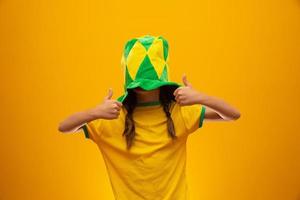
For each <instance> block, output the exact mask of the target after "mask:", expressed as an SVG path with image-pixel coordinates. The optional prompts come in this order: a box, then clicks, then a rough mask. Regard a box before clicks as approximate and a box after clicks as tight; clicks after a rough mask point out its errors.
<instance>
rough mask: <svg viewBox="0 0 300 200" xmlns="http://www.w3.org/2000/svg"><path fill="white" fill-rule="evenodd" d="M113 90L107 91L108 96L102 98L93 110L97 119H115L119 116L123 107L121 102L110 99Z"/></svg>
mask: <svg viewBox="0 0 300 200" xmlns="http://www.w3.org/2000/svg"><path fill="white" fill-rule="evenodd" d="M112 96H113V90H112V88H110V89H109V91H108V95H107V96H105V97H104V100H103V102H102V103H101V104H100V105H98V106H96V108H95V109H94V110H93V111H94V112H93V113H95V115H96V117H97V118H102V119H116V118H118V116H119V115H120V110H121V107H122V106H123V105H122V103H121V102H119V101H117V100H114V99H112Z"/></svg>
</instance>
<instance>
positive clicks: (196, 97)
mask: <svg viewBox="0 0 300 200" xmlns="http://www.w3.org/2000/svg"><path fill="white" fill-rule="evenodd" d="M182 81H183V83H184V86H182V87H178V88H177V89H176V90H175V91H174V93H173V95H174V96H175V100H176V101H177V103H178V104H180V105H181V106H185V105H193V104H200V103H201V100H202V99H203V98H204V97H205V94H204V93H201V92H199V91H197V90H195V89H193V87H192V84H191V83H190V82H188V80H187V78H186V75H185V74H184V75H183V76H182Z"/></svg>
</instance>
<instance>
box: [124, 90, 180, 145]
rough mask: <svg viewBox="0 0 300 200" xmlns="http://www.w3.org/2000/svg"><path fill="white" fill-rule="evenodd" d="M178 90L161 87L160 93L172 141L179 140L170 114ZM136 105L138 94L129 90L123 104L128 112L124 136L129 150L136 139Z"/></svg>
mask: <svg viewBox="0 0 300 200" xmlns="http://www.w3.org/2000/svg"><path fill="white" fill-rule="evenodd" d="M176 88H177V87H176V86H161V87H160V92H159V101H160V103H161V104H162V106H163V110H164V112H165V113H166V117H167V128H168V135H169V136H170V137H171V138H172V139H176V138H177V136H176V134H175V128H174V123H173V120H172V117H171V113H170V108H171V103H172V101H175V98H174V95H173V92H174V90H175V89H176ZM136 104H137V99H136V93H135V92H134V91H133V90H132V89H129V90H128V96H127V98H126V100H125V101H124V102H123V105H124V107H125V108H126V110H127V114H126V117H125V129H124V132H123V136H125V137H126V144H127V149H130V148H131V146H132V144H133V140H134V137H135V125H134V121H133V111H134V109H135V107H136Z"/></svg>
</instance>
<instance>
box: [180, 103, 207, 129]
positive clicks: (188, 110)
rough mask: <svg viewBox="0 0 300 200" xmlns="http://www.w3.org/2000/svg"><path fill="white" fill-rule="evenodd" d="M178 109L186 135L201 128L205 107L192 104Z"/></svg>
mask: <svg viewBox="0 0 300 200" xmlns="http://www.w3.org/2000/svg"><path fill="white" fill-rule="evenodd" d="M180 107H181V108H180V110H181V114H182V118H183V122H184V124H185V127H186V130H187V132H188V133H192V132H194V131H196V130H197V129H198V128H201V127H202V126H203V120H204V115H205V110H206V108H205V106H203V105H201V104H194V105H187V106H180Z"/></svg>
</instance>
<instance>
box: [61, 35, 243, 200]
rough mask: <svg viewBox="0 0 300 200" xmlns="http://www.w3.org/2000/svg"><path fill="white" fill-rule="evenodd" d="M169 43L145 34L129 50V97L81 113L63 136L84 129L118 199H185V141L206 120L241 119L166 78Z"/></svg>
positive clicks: (126, 62)
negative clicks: (97, 153)
mask: <svg viewBox="0 0 300 200" xmlns="http://www.w3.org/2000/svg"><path fill="white" fill-rule="evenodd" d="M167 61H168V42H167V41H166V40H165V39H164V38H163V37H161V36H158V37H154V36H150V35H145V36H142V37H138V38H134V39H131V40H129V41H128V42H127V43H126V45H125V48H124V52H123V57H122V65H123V67H124V70H125V84H124V89H125V93H124V94H123V95H122V96H120V97H119V98H117V99H116V100H114V99H112V95H113V92H112V89H109V93H108V95H107V96H106V97H105V98H104V100H103V102H102V103H101V104H100V105H98V106H96V107H95V108H92V109H87V110H85V111H81V112H77V113H75V114H73V115H71V116H69V117H68V118H67V119H65V120H64V121H63V122H61V123H60V125H59V128H58V129H59V131H61V132H72V133H74V132H78V131H81V130H83V132H84V134H85V137H86V138H88V139H91V140H92V141H93V142H95V144H97V146H98V148H99V150H100V152H101V153H102V156H103V159H104V161H105V165H106V169H107V172H108V174H109V179H110V183H111V186H112V189H113V193H114V196H115V199H117V200H142V199H143V200H145V199H146V200H187V199H188V186H187V183H186V174H185V167H186V141H187V138H188V136H189V135H190V134H191V133H193V132H194V131H196V130H197V129H198V128H201V127H202V125H203V121H206V120H219V121H220V120H227V121H229V120H236V119H238V118H239V117H240V113H239V111H238V110H237V109H235V108H233V107H232V106H230V105H228V104H227V103H226V102H224V101H223V100H221V99H219V98H216V97H212V96H208V95H206V94H204V93H202V92H199V91H197V90H195V89H194V88H193V87H192V85H191V84H190V83H189V82H188V81H187V78H186V76H185V75H184V76H183V78H182V79H183V84H184V85H181V84H178V83H175V82H171V81H169V76H168V64H167Z"/></svg>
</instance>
